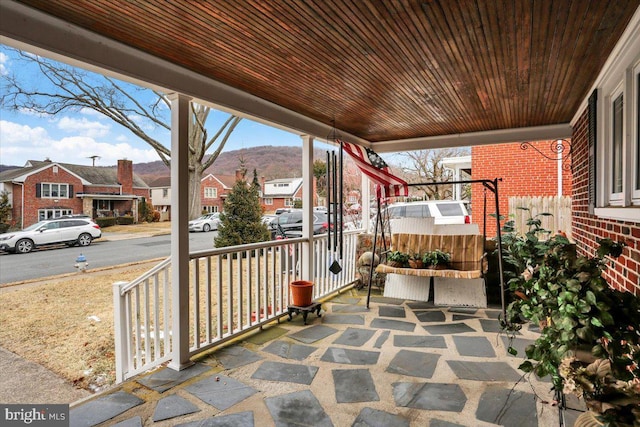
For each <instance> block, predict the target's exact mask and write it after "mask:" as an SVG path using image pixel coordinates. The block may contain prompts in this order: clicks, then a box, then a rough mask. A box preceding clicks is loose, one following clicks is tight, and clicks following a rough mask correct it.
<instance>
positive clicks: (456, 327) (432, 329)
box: [422, 323, 475, 335]
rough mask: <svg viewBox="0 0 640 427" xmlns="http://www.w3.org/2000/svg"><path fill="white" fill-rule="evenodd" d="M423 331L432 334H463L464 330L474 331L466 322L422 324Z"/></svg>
mask: <svg viewBox="0 0 640 427" xmlns="http://www.w3.org/2000/svg"><path fill="white" fill-rule="evenodd" d="M422 327H423V328H424V330H425V331H427V332H429V333H430V334H432V335H443V334H464V333H466V332H475V329H473V328H472V327H471V326H469V325H467V324H466V323H445V324H442V325H422Z"/></svg>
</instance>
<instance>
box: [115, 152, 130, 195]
mask: <svg viewBox="0 0 640 427" xmlns="http://www.w3.org/2000/svg"><path fill="white" fill-rule="evenodd" d="M118 182H119V183H120V185H122V194H133V162H132V161H131V160H118Z"/></svg>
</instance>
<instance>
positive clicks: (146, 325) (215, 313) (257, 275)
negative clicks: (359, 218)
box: [113, 231, 361, 382]
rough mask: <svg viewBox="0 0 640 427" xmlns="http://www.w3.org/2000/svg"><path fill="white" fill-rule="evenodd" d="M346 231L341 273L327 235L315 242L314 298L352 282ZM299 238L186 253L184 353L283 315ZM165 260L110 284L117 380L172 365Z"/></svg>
mask: <svg viewBox="0 0 640 427" xmlns="http://www.w3.org/2000/svg"><path fill="white" fill-rule="evenodd" d="M360 232H361V231H349V232H345V233H344V237H345V238H344V246H343V256H342V260H337V261H338V262H339V263H340V265H341V267H342V271H341V272H340V273H339V274H333V273H331V272H330V271H329V267H330V265H331V263H332V262H333V261H334V260H333V259H332V258H331V256H330V252H329V250H328V249H329V248H328V247H327V246H328V244H327V238H326V236H317V237H316V238H314V239H313V244H312V245H313V248H312V252H313V260H314V274H313V282H314V290H313V292H314V298H316V299H317V298H322V297H324V296H327V295H329V294H331V293H333V292H335V291H338V290H340V289H342V288H343V287H345V286H347V285H349V284H351V283H352V282H353V281H354V280H355V252H356V241H357V237H356V236H357V234H358V233H360ZM305 242H306V240H305V239H303V238H300V239H289V240H276V241H270V242H263V243H257V244H250V245H242V246H233V247H227V248H220V249H213V250H207V251H199V252H194V253H192V254H190V258H191V261H190V269H189V270H190V284H189V312H190V315H189V324H190V326H189V352H190V355H191V356H194V355H196V354H198V353H200V352H203V351H205V350H208V349H210V348H212V347H214V346H216V345H219V344H221V343H223V342H225V341H227V340H229V339H233V338H235V337H237V336H238V335H240V334H243V333H245V332H247V331H249V330H251V329H254V328H258V327H260V326H262V325H263V324H265V323H268V322H271V321H273V320H275V319H276V318H279V317H281V316H284V315H286V314H287V307H288V305H289V304H288V301H289V286H288V284H289V283H290V282H292V281H294V280H298V279H300V271H299V268H298V267H299V265H300V254H301V253H302V246H303V244H304V243H305ZM170 271H171V262H170V259H166V260H164V261H162V262H161V263H160V264H158V265H157V266H155V267H154V268H153V269H151V270H150V271H148V272H146V273H145V274H143V275H142V276H140V277H139V278H137V279H135V280H134V281H132V282H128V283H127V282H117V283H114V289H113V298H114V319H115V328H114V334H115V351H116V382H121V381H123V380H125V379H127V378H130V377H132V376H134V375H137V374H139V373H141V372H144V371H147V370H149V369H152V368H154V367H156V366H158V365H160V364H162V363H164V362H167V361H169V360H170V359H171V356H172V350H173V348H172V345H173V343H172V332H171V327H172V316H173V314H174V313H173V304H172V301H171V272H170Z"/></svg>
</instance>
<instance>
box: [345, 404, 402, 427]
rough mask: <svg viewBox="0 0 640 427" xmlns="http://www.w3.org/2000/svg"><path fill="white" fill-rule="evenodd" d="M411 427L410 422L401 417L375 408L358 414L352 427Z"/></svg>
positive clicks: (366, 409) (363, 410) (365, 409)
mask: <svg viewBox="0 0 640 427" xmlns="http://www.w3.org/2000/svg"><path fill="white" fill-rule="evenodd" d="M389 426H393V427H409V426H410V423H409V420H407V419H406V418H403V417H401V416H400V415H395V414H390V413H388V412H384V411H379V410H377V409H373V408H364V409H362V411H360V413H359V414H358V418H356V420H355V421H354V422H353V425H352V427H389Z"/></svg>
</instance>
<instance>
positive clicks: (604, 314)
mask: <svg viewBox="0 0 640 427" xmlns="http://www.w3.org/2000/svg"><path fill="white" fill-rule="evenodd" d="M510 225H511V224H508V226H507V227H506V231H507V233H506V234H505V239H504V242H505V246H504V248H503V249H504V259H505V261H507V262H508V263H510V265H511V272H510V273H511V278H510V280H509V282H508V283H509V289H510V291H511V292H512V293H513V297H514V298H513V301H512V302H510V303H509V305H508V307H507V310H506V318H505V319H502V320H501V322H502V326H503V328H505V329H506V330H507V331H509V332H513V331H517V330H518V329H520V328H521V326H522V324H524V323H526V322H533V323H537V324H539V325H540V326H541V333H540V337H539V338H538V339H537V340H536V341H535V342H534V343H533V344H531V345H529V346H528V347H527V348H526V350H525V352H526V357H527V360H526V361H525V362H523V363H522V364H521V365H520V367H519V368H520V369H521V370H523V371H524V372H533V373H535V374H536V375H537V376H539V377H545V376H547V375H548V376H550V377H551V380H552V383H553V386H554V389H555V390H559V391H565V392H574V393H576V394H578V395H579V396H580V397H582V398H584V399H585V401H587V405H588V406H590V407H591V406H595V407H598V408H600V410H599V412H600V413H601V418H600V419H601V420H609V419H618V420H625V419H633V418H634V417H635V416H636V415H640V414H635V415H634V413H633V411H634V410H635V409H633V408H634V407H635V408H637V405H638V403H640V386H638V384H640V333H639V331H638V328H639V325H640V300H639V299H638V298H637V297H636V296H634V295H633V294H631V293H628V292H621V291H618V290H615V289H613V288H611V287H610V286H609V284H608V283H607V282H606V280H605V279H604V278H603V275H602V273H603V271H604V270H605V269H606V268H607V263H608V261H609V259H610V258H615V257H618V256H620V255H621V254H622V251H623V249H624V246H625V244H624V243H623V242H613V241H612V240H610V239H602V240H600V241H599V245H600V247H599V248H598V250H597V252H596V254H595V256H592V257H590V256H578V255H577V251H576V246H575V244H573V243H571V242H570V241H569V240H568V239H567V238H566V237H565V236H563V235H553V236H550V235H549V233H548V231H546V230H543V229H541V228H540V222H539V218H537V217H532V218H530V220H529V231H528V232H527V233H526V235H525V236H517V235H515V233H514V232H513V230H512V229H509V227H510ZM540 236H547V237H548V238H547V239H546V240H542V239H540ZM509 352H510V353H511V354H516V353H517V352H516V351H515V350H514V349H513V348H511V347H509ZM585 354H586V355H587V356H588V357H586V358H585V357H584V355H585ZM596 372H597V373H598V374H597V375H596ZM593 402H597V404H596V403H593ZM602 402H607V405H605V406H603V405H602ZM616 425H624V422H623V423H622V424H616Z"/></svg>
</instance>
